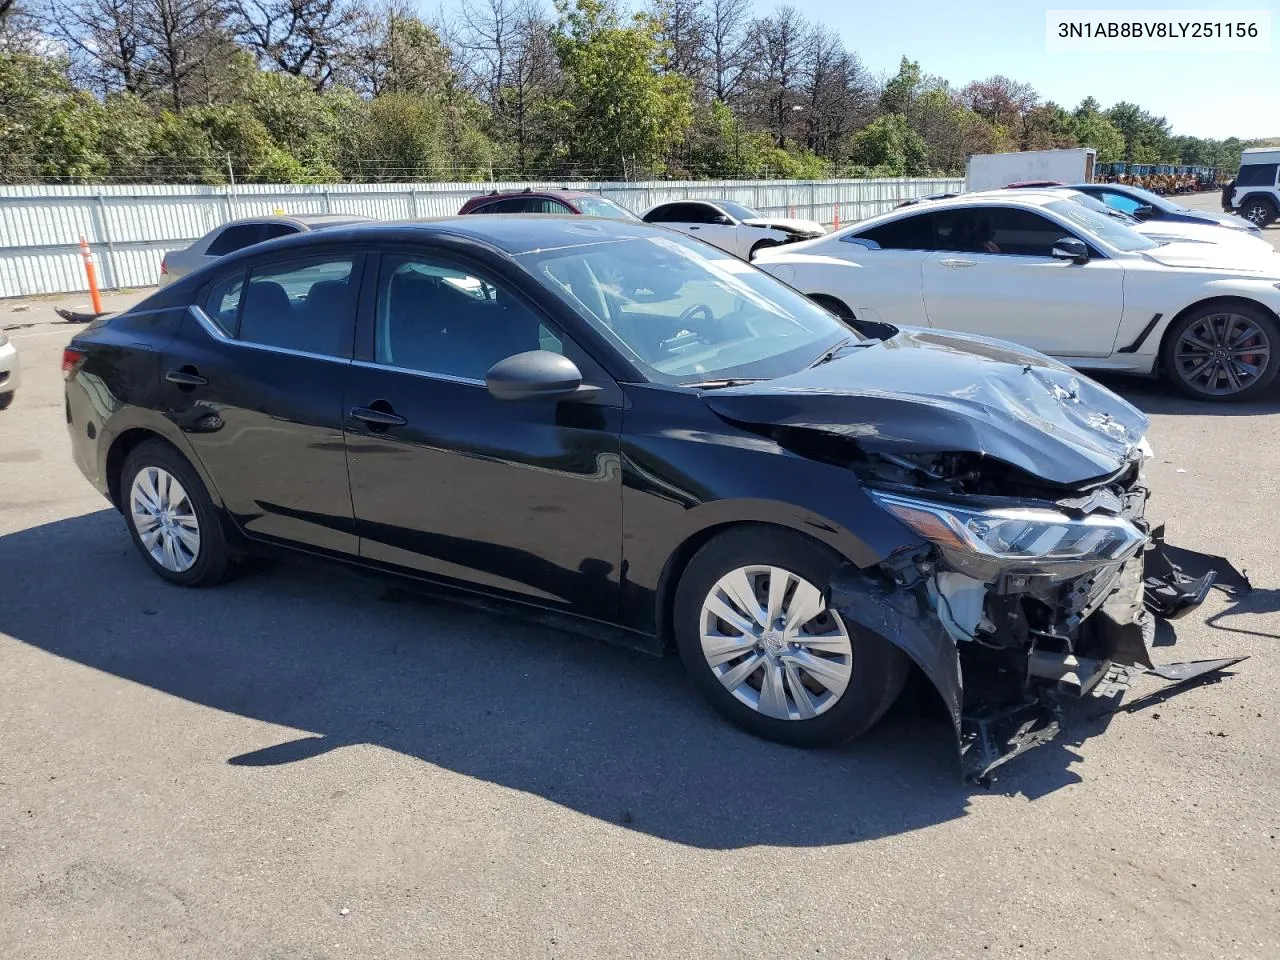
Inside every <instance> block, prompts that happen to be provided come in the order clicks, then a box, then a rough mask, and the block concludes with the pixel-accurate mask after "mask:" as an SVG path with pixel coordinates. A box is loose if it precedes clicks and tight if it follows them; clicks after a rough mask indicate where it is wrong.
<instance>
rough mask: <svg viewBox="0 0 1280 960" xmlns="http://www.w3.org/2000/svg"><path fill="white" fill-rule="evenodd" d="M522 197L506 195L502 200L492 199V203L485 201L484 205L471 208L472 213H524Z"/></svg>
mask: <svg viewBox="0 0 1280 960" xmlns="http://www.w3.org/2000/svg"><path fill="white" fill-rule="evenodd" d="M524 205H525V199H524V197H507V198H505V199H503V200H494V201H493V202H492V203H486V204H485V205H484V206H482V207H479V208H477V209H476V210H473V211H472V213H525V212H526V211H525V206H524Z"/></svg>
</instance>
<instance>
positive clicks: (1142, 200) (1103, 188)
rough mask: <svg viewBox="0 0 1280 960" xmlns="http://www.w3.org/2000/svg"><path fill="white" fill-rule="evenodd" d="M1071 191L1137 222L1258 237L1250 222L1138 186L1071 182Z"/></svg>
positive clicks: (1256, 230) (1257, 231)
mask: <svg viewBox="0 0 1280 960" xmlns="http://www.w3.org/2000/svg"><path fill="white" fill-rule="evenodd" d="M1071 189H1072V190H1079V191H1080V192H1081V193H1087V194H1088V195H1089V196H1091V197H1094V198H1096V199H1098V200H1101V201H1102V202H1103V203H1105V204H1106V205H1107V206H1108V207H1110V208H1111V209H1112V210H1119V211H1120V212H1121V213H1127V214H1128V215H1129V216H1131V217H1136V218H1137V219H1138V220H1165V221H1168V222H1171V223H1203V224H1208V225H1209V226H1215V225H1216V226H1220V227H1227V228H1229V229H1231V230H1243V231H1245V232H1247V233H1252V234H1256V235H1258V236H1261V235H1262V231H1261V230H1259V229H1258V228H1257V227H1256V226H1254V225H1253V224H1252V223H1249V222H1248V221H1247V220H1243V219H1241V218H1240V217H1233V216H1231V215H1230V214H1226V213H1211V212H1210V211H1207V210H1192V209H1191V208H1190V207H1184V206H1183V205H1182V204H1180V203H1178V201H1176V200H1173V199H1171V198H1169V197H1162V196H1160V195H1159V194H1155V193H1152V192H1151V191H1150V190H1143V189H1142V188H1141V187H1130V186H1126V185H1125V184H1123V183H1074V184H1072V185H1071Z"/></svg>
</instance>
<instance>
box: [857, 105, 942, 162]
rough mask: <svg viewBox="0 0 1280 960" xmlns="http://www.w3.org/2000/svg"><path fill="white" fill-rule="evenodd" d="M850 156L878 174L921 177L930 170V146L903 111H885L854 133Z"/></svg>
mask: <svg viewBox="0 0 1280 960" xmlns="http://www.w3.org/2000/svg"><path fill="white" fill-rule="evenodd" d="M849 159H850V160H851V161H853V163H855V164H857V165H858V166H861V167H866V168H868V169H869V170H871V171H873V172H874V173H875V174H876V175H877V176H886V177H918V176H922V175H924V174H926V173H928V150H927V149H926V148H925V145H924V141H923V140H922V139H921V138H920V134H918V133H916V132H915V130H913V129H912V128H911V124H910V123H909V122H908V121H907V118H906V117H904V116H903V115H902V114H900V113H890V114H885V115H884V116H883V117H877V118H876V119H875V120H873V121H872V122H871V123H870V124H868V125H867V126H866V127H864V128H863V129H862V130H860V131H858V132H857V133H855V134H854V135H853V139H852V142H851V143H850V149H849Z"/></svg>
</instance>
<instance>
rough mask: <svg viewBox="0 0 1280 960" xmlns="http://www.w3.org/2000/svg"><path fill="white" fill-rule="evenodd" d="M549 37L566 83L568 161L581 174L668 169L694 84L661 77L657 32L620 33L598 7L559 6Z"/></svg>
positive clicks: (638, 27) (627, 29)
mask: <svg viewBox="0 0 1280 960" xmlns="http://www.w3.org/2000/svg"><path fill="white" fill-rule="evenodd" d="M557 11H558V12H559V14H560V20H559V24H558V25H557V27H556V33H555V36H554V37H553V40H554V43H555V49H556V54H557V56H558V57H559V60H560V66H561V70H562V71H563V73H564V78H565V96H564V100H565V101H566V104H567V115H568V118H569V134H570V138H571V142H570V155H571V158H572V161H573V162H574V163H575V165H577V166H578V167H579V168H580V169H588V170H592V169H597V170H600V171H601V172H603V173H606V174H609V173H612V174H616V173H619V172H623V173H625V172H626V170H627V169H631V168H639V169H642V170H645V171H653V172H659V171H661V170H663V169H665V161H666V159H667V156H668V153H669V152H670V151H671V150H673V149H674V148H675V147H676V146H677V145H678V144H680V143H681V142H682V141H683V140H684V137H685V133H686V131H687V130H688V128H689V124H690V122H691V120H692V111H693V104H692V88H693V85H692V82H691V81H690V80H689V79H688V78H687V77H682V76H678V75H676V74H670V73H668V74H664V73H661V72H660V71H659V69H658V67H659V55H660V46H659V43H658V29H657V25H656V24H655V23H654V22H653V21H652V20H651V19H649V18H647V17H645V16H643V15H637V16H635V17H633V18H632V20H631V21H630V24H629V25H624V24H623V22H622V21H621V19H620V18H619V16H618V14H617V12H616V11H614V10H613V9H612V8H610V7H607V6H606V5H605V4H604V3H602V2H601V0H576V2H574V3H573V4H572V5H570V2H569V0H558V2H557Z"/></svg>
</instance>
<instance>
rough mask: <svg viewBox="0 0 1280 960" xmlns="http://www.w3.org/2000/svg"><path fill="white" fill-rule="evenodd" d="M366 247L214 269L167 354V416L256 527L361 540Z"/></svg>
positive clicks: (239, 518)
mask: <svg viewBox="0 0 1280 960" xmlns="http://www.w3.org/2000/svg"><path fill="white" fill-rule="evenodd" d="M363 261H364V256H363V255H358V254H357V255H352V254H350V253H345V254H342V255H326V256H311V257H307V258H305V259H289V260H274V261H271V262H268V263H264V264H261V265H259V266H256V267H254V268H252V269H251V270H248V271H246V270H243V269H241V270H237V271H234V272H232V273H229V274H226V275H224V276H222V277H219V278H217V279H215V280H214V281H213V282H212V283H210V284H209V286H208V287H207V288H206V290H205V291H204V294H203V297H202V298H201V302H200V304H199V305H198V306H197V307H195V308H193V309H192V310H191V311H189V312H188V314H187V317H186V319H185V320H184V323H183V327H182V330H181V331H180V332H179V334H178V336H177V337H175V338H174V340H173V341H172V342H171V343H170V344H169V345H168V347H167V348H166V349H165V353H164V355H163V357H162V361H161V362H162V366H161V376H162V377H163V380H162V392H163V395H164V403H165V408H166V410H167V413H168V415H169V416H170V417H171V418H172V419H173V420H174V421H175V422H176V423H177V424H178V425H179V426H180V427H181V429H182V430H183V432H184V433H185V434H186V436H187V438H188V440H189V441H190V443H191V445H192V447H193V448H194V449H195V452H196V455H197V456H198V457H199V458H200V461H201V463H202V464H203V465H204V467H205V469H206V470H207V471H208V473H209V475H210V477H211V478H212V479H213V482H214V485H215V487H217V489H218V492H219V493H220V494H221V496H222V498H223V500H224V502H225V505H226V507H227V509H228V511H229V512H230V513H231V515H232V517H233V518H234V520H235V522H236V523H237V524H238V525H239V526H240V528H241V529H242V530H243V531H244V532H245V533H247V534H248V535H249V536H252V537H258V538H262V539H269V540H280V541H286V542H289V543H293V544H301V545H304V546H308V547H314V548H319V549H321V550H326V551H334V552H338V553H351V554H354V553H356V552H357V549H358V542H357V539H356V535H355V518H354V516H353V515H352V510H351V489H350V485H349V483H348V481H347V463H346V451H345V449H344V445H343V432H342V424H343V414H342V393H343V389H344V387H345V385H346V378H347V375H348V371H349V370H350V368H351V346H352V339H353V335H354V333H353V331H354V326H355V315H356V309H355V305H356V295H357V291H358V288H359V284H360V279H361V272H362V265H363Z"/></svg>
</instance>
